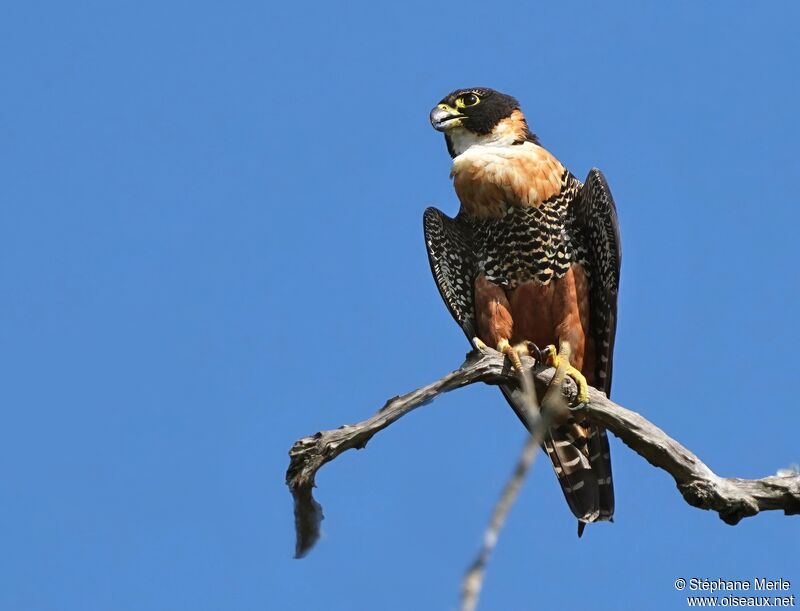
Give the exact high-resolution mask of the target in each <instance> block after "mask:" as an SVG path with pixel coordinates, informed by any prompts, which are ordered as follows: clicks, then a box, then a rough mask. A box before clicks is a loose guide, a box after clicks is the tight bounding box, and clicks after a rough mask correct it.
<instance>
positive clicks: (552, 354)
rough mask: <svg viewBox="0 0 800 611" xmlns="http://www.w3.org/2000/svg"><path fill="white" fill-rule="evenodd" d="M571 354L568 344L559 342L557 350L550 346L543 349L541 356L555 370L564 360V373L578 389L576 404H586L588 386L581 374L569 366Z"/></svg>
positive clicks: (587, 400)
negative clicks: (565, 364)
mask: <svg viewBox="0 0 800 611" xmlns="http://www.w3.org/2000/svg"><path fill="white" fill-rule="evenodd" d="M571 352H572V350H571V349H570V345H569V342H561V343H560V345H559V350H556V347H555V346H553V345H552V344H551V345H550V346H547V347H545V349H544V350H542V356H543V357H544V362H546V363H547V364H548V365H551V366H553V367H556V368H558V366H559V365H560V364H561V362H562V361H564V360H566V362H567V366H566V368H565V373H566V375H568V376H569V377H571V378H572V379H573V380H575V385H576V386H577V387H578V403H588V402H589V385H588V384H587V382H586V378H585V377H584V376H583V374H582V373H581V372H580V371H578V370H577V369H576V368H575V367H573V366H572V365H571V364H570V362H569V357H570V354H571Z"/></svg>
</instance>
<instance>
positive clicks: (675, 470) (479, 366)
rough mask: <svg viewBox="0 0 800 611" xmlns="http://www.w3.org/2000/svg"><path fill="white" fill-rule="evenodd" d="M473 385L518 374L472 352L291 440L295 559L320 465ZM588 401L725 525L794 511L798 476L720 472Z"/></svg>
mask: <svg viewBox="0 0 800 611" xmlns="http://www.w3.org/2000/svg"><path fill="white" fill-rule="evenodd" d="M524 364H525V366H526V367H529V368H530V367H531V366H532V364H533V361H532V359H528V358H525V359H524ZM533 371H534V376H535V381H536V384H537V386H540V387H542V388H544V387H546V386H547V385H548V383H549V382H550V379H551V378H552V376H553V373H554V372H553V370H552V369H541V368H535V369H534V370H533ZM475 382H484V383H487V384H494V385H496V384H500V383H502V384H510V385H516V384H518V383H519V379H518V377H517V376H516V374H515V373H514V371H513V370H510V369H509V367H508V365H507V363H506V362H505V360H504V358H503V356H502V355H500V354H499V353H496V352H494V351H487V352H485V353H479V352H472V353H470V354H469V355H467V360H466V361H465V362H464V364H463V365H462V366H461V368H459V369H458V370H457V371H454V372H452V373H449V374H447V375H446V376H444V377H443V378H441V379H440V380H437V381H436V382H433V383H432V384H429V385H428V386H424V387H422V388H419V389H417V390H414V391H412V392H410V393H408V394H405V395H403V396H400V397H395V398H393V399H390V400H389V401H387V402H386V404H385V405H384V406H383V407H382V408H381V409H380V410H379V411H378V412H377V413H376V414H375V415H374V416H372V417H371V418H368V419H367V420H364V421H362V422H359V423H357V424H353V425H345V426H342V427H339V428H338V429H335V430H330V431H322V432H320V433H316V434H315V435H312V436H311V437H305V438H303V439H300V440H299V441H297V442H296V443H295V444H294V445H293V446H292V449H291V450H290V451H289V456H290V464H289V469H288V471H287V472H286V483H287V485H288V486H289V489H290V490H291V492H292V495H293V497H294V514H295V527H296V531H297V544H296V549H295V552H296V557H298V558H299V557H302V556H304V555H305V554H306V553H307V552H308V551H309V550H310V549H311V547H313V545H314V543H316V541H317V539H318V538H319V528H320V521H321V520H322V508H321V507H320V505H319V503H317V502H316V501H315V500H314V497H313V495H312V489H313V487H314V477H315V476H316V473H317V471H318V470H319V468H320V467H322V465H324V464H325V463H327V462H329V461H331V460H333V459H334V458H336V457H337V456H339V454H341V453H342V452H345V451H346V450H349V449H351V448H357V449H360V448H363V447H364V446H365V445H366V444H367V442H368V441H369V440H370V439H371V438H372V437H373V436H374V435H375V434H376V433H377V432H378V431H380V430H382V429H384V428H386V427H387V426H389V425H390V424H392V422H394V421H395V420H397V419H399V418H401V417H402V416H404V415H406V414H407V413H409V412H410V411H412V410H414V409H416V408H417V407H419V406H421V405H424V404H426V403H429V402H430V401H432V400H433V399H434V398H436V397H437V396H438V395H440V394H442V393H445V392H448V391H451V390H455V389H456V388H461V387H463V386H467V385H469V384H474V383H475ZM563 388H564V393H565V395H566V396H567V397H568V398H569V399H573V398H574V395H575V386H574V383H572V381H571V380H570V379H569V378H567V380H565V382H564V385H563ZM589 399H590V401H589V403H588V404H586V405H584V406H581V407H580V408H579V410H580V411H582V412H583V413H584V414H585V416H586V418H587V419H589V420H590V421H592V422H595V423H597V424H601V425H603V426H604V427H606V428H607V429H608V430H609V431H611V432H612V433H614V434H615V435H616V436H617V437H619V438H620V439H621V440H622V441H623V442H624V443H625V444H626V445H627V446H628V447H630V448H631V449H632V450H633V451H634V452H636V453H637V454H639V455H641V456H643V457H644V458H645V459H647V461H648V462H650V464H652V465H653V466H655V467H658V468H660V469H663V470H665V471H667V472H668V473H669V474H670V475H672V477H673V478H674V479H675V483H676V484H677V486H678V490H679V491H680V492H681V494H682V495H683V498H684V499H685V500H686V502H687V503H689V504H690V505H692V506H693V507H699V508H701V509H710V510H712V511H716V512H717V513H719V516H720V518H722V520H723V521H725V522H726V523H727V524H736V523H738V522H739V521H740V520H741V519H742V518H746V517H749V516H753V515H755V514H757V513H758V512H759V511H767V510H775V509H780V510H783V512H784V513H785V514H786V515H795V514H798V513H800V476H799V475H796V474H791V475H772V476H769V477H765V478H763V479H757V480H748V479H739V478H731V477H720V476H718V475H716V474H715V473H714V472H713V471H712V470H711V469H709V468H708V467H707V466H706V465H705V464H704V463H703V462H702V461H701V460H700V459H699V458H697V456H695V455H694V454H693V453H692V452H690V451H689V450H687V449H686V448H684V447H683V446H682V445H681V444H680V443H678V442H677V441H675V440H674V439H672V438H671V437H669V436H668V435H667V434H666V433H664V431H662V430H661V429H659V428H658V427H657V426H655V425H654V424H652V423H650V422H649V421H647V420H646V419H645V418H643V417H642V416H640V415H639V414H637V413H636V412H632V411H630V410H628V409H625V408H624V407H621V406H619V405H617V404H616V403H614V402H612V401H610V400H609V399H608V398H606V396H605V395H604V394H603V393H601V392H600V391H598V390H595V389H593V388H590V389H589Z"/></svg>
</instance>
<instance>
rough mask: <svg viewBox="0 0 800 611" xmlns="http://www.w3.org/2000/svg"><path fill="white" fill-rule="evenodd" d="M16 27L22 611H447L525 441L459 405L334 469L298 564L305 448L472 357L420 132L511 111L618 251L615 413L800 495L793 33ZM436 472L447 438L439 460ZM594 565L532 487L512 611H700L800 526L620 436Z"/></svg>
mask: <svg viewBox="0 0 800 611" xmlns="http://www.w3.org/2000/svg"><path fill="white" fill-rule="evenodd" d="M2 12H3V18H2V19H0V57H2V60H0V77H1V78H2V81H3V83H4V84H5V87H4V94H3V96H2V99H1V100H0V108H2V113H0V134H2V137H0V152H2V157H3V159H4V162H3V163H2V166H0V167H2V169H0V176H1V177H2V179H1V180H0V193H2V201H3V206H2V207H0V252H1V253H2V256H0V266H2V267H0V270H2V271H1V272H0V273H2V286H3V294H4V298H3V299H2V300H0V319H1V320H2V321H3V322H2V324H0V346H2V348H3V349H2V351H1V352H0V367H1V368H2V371H3V376H2V377H3V383H2V385H0V401H2V405H3V411H2V414H3V416H2V419H3V424H2V427H0V431H1V432H0V477H1V478H2V482H3V486H2V493H1V494H2V500H0V533H1V540H2V542H3V550H4V553H3V554H2V555H1V556H0V608H3V609H14V610H19V611H27V610H47V611H50V610H59V611H60V610H65V609H70V610H71V609H76V610H81V611H93V610H95V609H96V610H101V609H102V610H107V609H114V610H119V611H123V610H128V609H130V610H136V611H141V610H143V609H147V610H150V609H152V610H165V611H166V610H170V611H172V610H176V609H191V610H193V611H201V610H206V609H208V610H212V609H236V610H240V609H241V610H250V609H253V610H256V609H258V610H263V609H286V608H290V606H294V605H295V601H297V600H298V599H301V600H303V601H306V602H304V603H303V604H308V605H309V606H310V605H311V604H312V602H311V601H323V602H315V603H313V604H314V606H316V607H317V608H324V609H331V610H348V611H351V610H360V609H378V608H379V609H386V610H393V609H398V610H400V609H409V608H424V609H454V608H455V606H456V603H457V593H458V588H459V585H460V579H461V575H462V572H463V570H464V569H465V567H466V566H467V564H468V562H469V560H470V559H471V557H472V555H473V553H474V552H475V550H476V548H477V545H478V544H479V541H480V537H481V535H482V532H483V529H484V526H485V523H486V520H487V518H488V515H489V512H490V511H491V508H492V506H493V503H494V501H495V499H496V496H497V494H498V493H499V490H500V488H501V486H502V484H503V482H504V481H505V478H506V476H507V474H508V473H509V471H510V470H511V468H512V465H513V462H514V460H515V459H516V456H517V453H518V450H519V449H520V447H521V446H522V443H523V440H524V433H523V430H522V428H521V426H520V424H519V423H518V421H517V420H516V418H515V417H514V415H513V414H512V413H511V412H510V410H509V409H508V407H507V406H506V405H505V403H504V402H503V400H502V399H501V397H500V395H499V393H498V392H497V390H495V389H493V388H489V387H478V386H474V387H470V388H467V389H464V390H461V391H458V392H455V393H452V394H451V395H448V396H445V397H443V398H442V399H440V400H438V401H437V402H435V403H434V404H432V405H430V406H427V407H425V408H424V409H421V410H419V411H418V412H415V413H414V414H412V415H410V416H408V417H407V418H405V419H403V420H402V421H400V422H398V423H397V424H395V425H394V426H392V427H391V428H390V429H388V430H386V431H384V432H383V433H381V434H380V435H379V436H378V437H376V438H375V439H374V440H373V441H372V442H371V443H370V445H369V447H368V448H367V449H366V450H364V451H361V452H349V453H347V454H345V455H343V456H341V457H340V458H339V459H338V460H336V461H335V462H334V463H332V464H330V465H328V466H327V467H325V468H324V469H323V471H322V472H321V473H320V475H319V478H318V484H319V489H318V491H317V497H318V499H319V500H320V501H321V502H322V503H323V505H324V507H325V512H326V516H327V518H326V520H325V522H324V534H323V539H322V540H321V541H320V543H319V545H318V546H317V548H316V549H315V550H314V551H313V552H312V553H311V554H310V555H309V556H308V557H307V558H305V559H303V560H300V561H297V560H293V559H292V552H293V532H292V512H291V500H290V496H289V494H288V492H287V490H286V489H285V486H284V483H283V479H284V472H285V469H286V466H287V463H288V458H287V450H288V449H289V447H290V445H291V444H292V442H293V441H294V440H295V439H297V438H299V437H302V436H304V435H307V434H310V433H313V432H315V431H317V430H319V429H321V428H331V427H335V426H338V425H340V424H343V423H348V422H353V421H356V420H360V419H362V418H364V417H366V416H368V415H370V414H371V413H373V412H374V411H375V410H376V409H377V408H378V407H379V406H380V405H381V404H382V403H383V401H384V400H385V399H386V398H388V397H390V396H393V395H395V394H398V393H401V392H405V391H407V390H410V389H412V388H415V387H417V386H420V385H422V384H424V383H427V382H429V381H431V380H433V379H435V378H438V377H439V376H440V375H442V374H443V373H445V372H446V371H448V370H450V369H451V368H455V367H456V366H458V365H459V364H460V362H461V360H462V357H463V355H464V353H465V352H466V350H467V349H468V346H467V344H466V342H465V340H464V338H463V336H462V335H461V332H460V330H459V329H458V328H457V327H456V326H455V324H454V323H453V322H452V321H451V319H450V317H449V314H448V313H447V311H446V309H445V307H444V306H443V304H442V303H441V302H440V299H439V296H438V294H437V292H436V289H435V287H434V284H433V281H432V279H431V277H430V272H429V270H428V264H427V260H426V256H425V251H424V245H423V241H422V231H421V215H422V211H423V210H424V208H425V207H426V206H429V205H434V204H435V205H437V206H439V207H441V208H442V209H444V210H445V211H447V212H448V213H451V214H453V213H455V212H456V210H457V202H456V199H455V195H454V193H453V192H452V185H451V184H450V181H449V180H448V168H449V158H448V156H447V153H446V150H445V147H444V143H443V141H442V137H441V135H440V134H437V133H435V132H434V131H433V130H432V129H431V127H430V126H429V124H428V120H427V114H428V111H429V110H430V108H431V107H432V106H433V105H434V104H435V103H436V102H437V101H438V100H439V99H440V98H441V97H442V96H443V95H444V94H445V93H447V92H448V91H450V90H451V89H454V88H456V87H460V86H475V85H481V86H493V87H495V88H498V89H500V90H503V91H506V92H508V93H511V94H513V95H515V96H516V97H518V98H519V99H520V100H521V102H522V104H523V108H524V110H525V111H526V114H527V116H528V118H529V121H530V123H531V126H532V128H533V129H534V131H536V132H537V133H538V135H539V136H540V138H541V140H542V142H543V143H544V145H545V146H547V147H548V148H549V149H550V150H551V151H553V152H554V153H555V154H556V155H557V156H558V157H559V158H560V159H561V161H562V162H563V163H564V164H565V165H567V166H568V167H569V168H570V169H571V170H572V171H573V172H574V173H575V174H576V175H578V176H585V175H586V173H587V171H588V170H589V168H590V167H592V166H597V167H600V168H601V169H602V170H603V171H604V172H605V174H606V176H607V178H608V181H609V183H610V185H611V188H612V190H613V193H614V196H615V198H616V201H617V206H618V209H619V215H620V222H621V227H622V238H623V247H624V262H623V271H622V292H621V298H620V318H619V332H618V339H617V351H616V364H615V388H614V397H615V399H616V400H618V401H619V402H621V403H622V404H624V405H627V406H629V407H631V408H633V409H636V410H637V411H640V412H641V413H643V414H644V415H645V416H646V417H648V418H649V419H651V420H652V421H653V422H655V423H656V424H658V425H659V426H661V427H663V428H664V429H665V430H666V431H667V432H669V433H670V434H672V435H673V436H675V437H676V438H677V439H679V440H680V441H682V442H683V443H684V444H685V445H686V446H687V447H689V448H691V449H692V450H693V451H694V452H696V453H697V454H698V455H699V456H700V457H701V458H703V459H704V460H705V461H706V462H707V463H708V465H709V466H711V467H712V468H713V469H715V470H716V471H717V472H718V473H720V474H723V475H734V476H741V477H760V476H763V475H767V474H770V473H774V472H775V471H776V470H777V469H778V468H780V467H785V466H788V465H789V464H792V463H796V462H800V448H799V447H798V443H797V436H796V430H797V424H798V423H800V415H798V414H799V413H800V412H799V411H798V405H797V392H796V386H795V384H796V379H797V374H796V372H795V370H794V363H795V361H796V348H795V346H796V345H797V342H798V341H800V323H798V320H797V317H796V311H797V301H798V273H797V268H796V261H797V259H798V254H800V251H798V246H797V239H796V238H797V225H798V221H800V216H799V215H798V209H797V201H798V188H797V185H798V179H800V164H799V163H798V158H797V142H798V141H799V140H800V127H798V121H797V109H798V107H800V80H798V78H797V64H798V60H800V42H798V38H797V35H796V24H797V21H798V19H799V18H800V9H798V7H797V4H796V3H794V2H773V3H761V4H754V3H744V2H703V3H699V2H691V3H690V2H681V3H670V6H669V7H667V6H666V4H665V3H635V4H634V3H613V2H611V3H608V2H606V3H602V4H601V3H540V2H536V3H533V2H531V3H524V4H523V3H520V4H519V5H518V6H516V7H512V6H511V5H503V6H500V5H497V4H496V3H488V2H481V3H475V2H468V1H467V2H460V3H458V4H457V5H448V4H436V3H429V2H428V3H421V2H409V3H394V4H390V5H386V6H380V5H378V4H377V3H371V2H370V3H367V2H361V3H349V4H341V5H333V4H329V5H322V4H321V3H303V2H297V3H293V4H292V5H291V6H290V5H289V4H288V3H287V4H285V5H278V4H267V3H263V2H262V3H257V2H240V3H229V4H227V5H222V4H219V3H210V2H202V1H201V2H166V3H153V2H136V3H133V2H129V3H102V2H82V3H79V4H75V3H73V4H68V3H48V2H28V3H17V4H16V5H9V6H6V7H5V8H4V9H3V11H2ZM443 440H444V441H443ZM611 443H612V455H613V460H614V469H615V485H616V490H617V514H616V522H615V523H614V524H613V525H600V526H597V527H593V528H589V529H588V531H587V533H586V535H585V536H584V538H583V539H582V540H578V539H577V538H576V536H575V522H574V520H573V518H572V516H571V514H570V512H569V511H568V509H567V507H566V504H565V502H564V499H563V497H562V496H561V493H560V491H559V489H558V486H557V483H556V480H555V478H554V476H553V474H552V472H551V470H550V467H549V466H548V465H547V464H546V463H545V462H540V463H539V464H538V465H537V467H536V469H535V471H534V473H533V475H532V477H531V478H530V479H529V481H528V482H527V483H526V486H525V488H524V489H523V491H522V494H521V496H520V499H519V503H518V504H517V505H516V506H515V507H514V509H513V511H512V513H511V515H510V517H509V520H508V523H507V527H506V530H505V531H504V533H503V536H502V539H501V541H500V543H499V545H498V547H497V550H496V553H495V556H494V559H493V561H492V564H491V566H490V568H489V572H488V575H487V580H486V586H485V590H484V594H483V598H482V601H483V603H484V605H483V607H482V608H484V609H512V610H514V609H532V608H540V609H558V608H566V607H571V606H573V605H578V604H583V602H584V601H586V600H590V601H591V607H592V608H593V609H597V610H605V609H609V610H616V609H626V608H631V609H633V608H636V609H681V608H684V606H685V602H684V600H683V597H682V596H681V595H679V594H678V593H677V592H676V591H675V590H674V589H673V586H672V584H673V582H674V580H675V579H676V578H678V577H685V578H689V577H707V578H712V579H716V578H726V579H733V578H740V579H741V578H753V577H768V578H775V579H777V578H779V577H782V578H785V579H789V580H791V581H792V582H793V590H792V591H793V593H795V594H798V595H800V589H799V588H800V573H798V569H797V566H798V565H797V558H796V545H795V543H796V541H797V537H798V523H797V518H787V517H784V516H783V515H781V514H777V513H774V512H770V513H768V514H764V515H760V516H757V517H755V518H752V519H748V520H746V521H744V522H743V523H741V524H740V525H739V526H736V527H735V528H731V527H729V526H726V525H725V524H723V523H722V522H721V521H720V520H719V519H718V518H717V517H716V515H714V514H711V513H707V512H702V511H698V510H696V509H693V508H690V507H688V506H687V505H686V504H685V503H684V502H683V501H682V500H681V498H680V496H679V494H678V493H677V491H676V489H675V486H674V484H673V482H672V480H671V478H670V477H669V476H667V475H666V474H665V473H663V472H660V471H657V470H655V469H653V468H652V467H650V466H649V465H648V464H647V463H646V462H645V461H644V460H643V459H641V458H640V457H638V456H636V455H634V454H633V453H632V452H631V451H629V450H628V449H627V448H626V447H624V446H622V445H621V444H620V443H619V441H618V440H616V439H612V442H611Z"/></svg>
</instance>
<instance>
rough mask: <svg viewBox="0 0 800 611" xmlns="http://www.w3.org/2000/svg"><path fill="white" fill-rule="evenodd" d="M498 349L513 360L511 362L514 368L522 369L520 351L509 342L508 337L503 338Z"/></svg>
mask: <svg viewBox="0 0 800 611" xmlns="http://www.w3.org/2000/svg"><path fill="white" fill-rule="evenodd" d="M497 351H498V352H502V353H503V354H505V355H506V356H507V357H508V359H509V360H510V361H511V364H512V365H513V366H514V369H516V370H517V371H522V361H521V360H520V358H519V353H517V350H516V348H514V346H512V345H511V344H510V343H508V340H507V339H501V340H500V343H499V344H497Z"/></svg>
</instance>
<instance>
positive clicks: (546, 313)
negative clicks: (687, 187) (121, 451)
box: [423, 87, 621, 536]
mask: <svg viewBox="0 0 800 611" xmlns="http://www.w3.org/2000/svg"><path fill="white" fill-rule="evenodd" d="M430 121H431V124H432V125H433V127H434V129H436V130H437V131H439V132H442V133H443V134H444V139H445V143H446V144H447V150H448V152H449V153H450V156H451V157H452V159H453V164H452V168H451V171H450V176H451V178H452V179H453V183H454V186H455V191H456V195H457V196H458V199H459V200H460V203H461V207H460V210H459V212H458V214H457V215H456V217H455V218H450V217H448V216H446V215H445V214H444V213H443V212H441V211H440V210H437V209H436V208H428V209H427V210H426V211H425V214H424V219H423V221H424V229H425V242H426V245H427V249H428V257H429V260H430V264H431V271H432V272H433V276H434V278H435V280H436V284H437V286H438V288H439V292H440V293H441V296H442V299H443V300H444V302H445V304H446V305H447V308H448V309H449V310H450V313H451V314H452V316H453V318H454V319H455V320H456V322H457V323H458V324H459V326H460V327H461V329H462V330H463V331H464V333H465V334H466V336H467V338H468V339H470V340H471V341H472V342H473V343H474V344H475V345H476V347H478V348H485V347H486V346H491V347H493V348H496V349H497V350H498V351H500V352H502V353H503V354H505V355H506V356H507V357H508V358H509V360H510V361H511V363H512V365H513V366H514V367H516V368H517V369H519V370H521V368H522V365H521V360H520V355H521V354H526V353H531V352H532V351H533V348H534V347H536V353H538V355H539V356H540V357H541V355H544V360H545V361H546V362H548V363H549V364H551V365H553V366H561V368H562V369H564V368H565V367H566V373H567V375H569V376H571V377H572V378H573V379H574V380H575V382H576V384H577V385H578V399H579V401H581V402H587V401H588V388H587V387H588V386H594V387H596V388H598V389H600V390H602V391H603V392H605V393H606V395H609V393H610V392H611V372H612V365H613V353H614V336H615V333H616V325H617V294H618V288H619V273H620V262H621V251H620V238H619V226H618V223H617V212H616V208H615V206H614V200H613V199H612V197H611V192H610V191H609V188H608V184H607V183H606V180H605V178H604V177H603V174H602V173H601V172H600V170H598V169H596V168H595V169H592V170H591V171H590V172H589V175H588V176H587V178H586V180H585V181H584V182H583V183H581V182H580V181H579V180H578V179H577V178H576V177H575V176H573V175H572V174H571V173H570V172H569V170H567V169H566V168H564V166H563V165H562V164H561V163H560V162H559V161H558V159H556V158H555V157H554V156H553V155H552V154H551V153H550V152H549V151H548V150H547V149H545V148H544V147H542V145H541V144H540V143H539V140H538V138H537V137H536V135H534V133H533V132H531V130H530V128H529V127H528V122H527V120H526V119H525V116H524V115H523V114H522V111H521V110H520V105H519V102H517V100H516V99H514V98H513V97H511V96H509V95H505V94H503V93H500V92H498V91H495V90H493V89H488V88H481V87H478V88H473V89H459V90H457V91H454V92H452V93H450V94H449V95H447V96H445V97H444V99H442V100H441V101H440V102H439V104H437V105H436V107H435V108H434V109H433V110H432V111H431V113H430ZM539 346H544V347H545V348H544V349H543V350H538V347H539ZM501 390H502V392H503V394H504V395H505V397H506V399H507V400H508V402H509V403H510V404H511V407H512V408H513V409H514V411H515V412H516V414H517V415H518V416H519V417H520V419H521V420H522V421H523V422H525V419H524V418H523V414H524V407H523V405H522V403H521V402H522V400H523V397H522V395H521V393H520V392H519V391H518V390H516V389H514V388H512V387H511V386H501ZM542 445H543V447H544V450H545V451H546V453H547V455H548V456H549V457H550V459H551V460H552V463H553V467H554V469H555V472H556V475H557V477H558V480H559V483H560V484H561V488H562V490H563V492H564V496H565V497H566V500H567V503H568V505H569V507H570V509H571V510H572V513H573V514H574V515H575V517H576V518H578V536H580V535H581V534H582V533H583V529H584V528H585V526H586V524H587V523H591V522H596V521H599V520H608V521H612V519H613V515H614V487H613V482H612V477H611V456H610V453H609V445H608V437H607V435H606V431H605V430H604V429H603V428H602V427H599V426H597V425H594V424H590V423H588V422H585V421H584V422H574V421H570V422H567V423H563V424H557V423H552V424H551V425H550V426H549V428H548V430H547V431H546V432H545V434H544V437H543V441H542Z"/></svg>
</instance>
